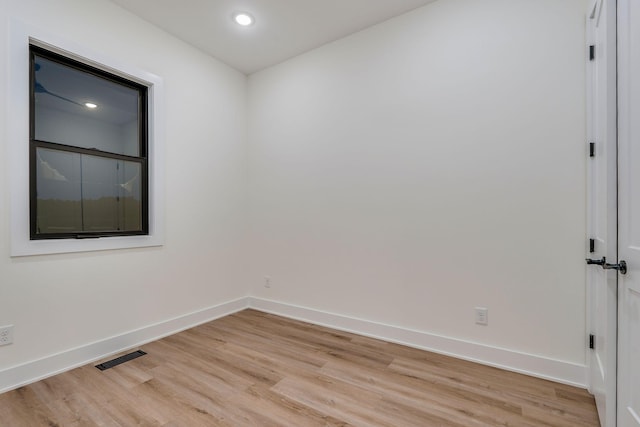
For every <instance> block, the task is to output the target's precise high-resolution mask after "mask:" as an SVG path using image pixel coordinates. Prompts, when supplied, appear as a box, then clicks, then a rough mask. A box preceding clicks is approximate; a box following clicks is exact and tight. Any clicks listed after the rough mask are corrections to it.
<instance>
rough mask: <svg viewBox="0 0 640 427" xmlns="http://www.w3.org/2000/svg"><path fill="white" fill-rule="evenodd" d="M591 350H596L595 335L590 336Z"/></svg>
mask: <svg viewBox="0 0 640 427" xmlns="http://www.w3.org/2000/svg"><path fill="white" fill-rule="evenodd" d="M589 348H590V349H591V350H593V349H595V348H596V337H595V335H593V334H589Z"/></svg>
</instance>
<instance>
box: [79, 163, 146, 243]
mask: <svg viewBox="0 0 640 427" xmlns="http://www.w3.org/2000/svg"><path fill="white" fill-rule="evenodd" d="M140 182H141V181H140V164H138V163H135V162H127V161H122V160H114V159H105V158H100V157H96V156H89V155H82V199H83V218H84V231H137V230H141V229H142V221H141V206H142V205H141V186H140Z"/></svg>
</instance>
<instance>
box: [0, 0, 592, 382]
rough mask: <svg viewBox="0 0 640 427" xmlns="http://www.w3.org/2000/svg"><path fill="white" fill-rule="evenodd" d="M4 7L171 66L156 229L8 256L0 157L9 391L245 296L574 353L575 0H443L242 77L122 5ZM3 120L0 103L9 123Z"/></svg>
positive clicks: (577, 203)
mask: <svg viewBox="0 0 640 427" xmlns="http://www.w3.org/2000/svg"><path fill="white" fill-rule="evenodd" d="M0 4H1V5H2V7H0V23H1V26H2V28H6V25H7V22H8V19H9V17H14V18H17V19H20V20H23V21H26V22H27V23H28V24H31V25H36V26H39V27H42V28H44V29H46V30H48V31H50V32H53V33H56V34H58V35H59V36H60V37H65V38H68V39H71V40H75V41H76V42H77V43H82V44H83V45H86V47H87V48H89V49H93V50H96V51H100V52H103V53H104V54H105V55H107V56H110V57H115V58H119V59H120V60H121V61H123V62H128V63H132V64H133V65H134V66H136V67H138V68H141V69H144V70H148V71H149V72H150V73H154V74H156V75H158V76H160V77H162V78H163V79H164V87H165V99H166V106H165V107H166V114H165V116H166V118H167V121H166V124H165V128H166V151H167V154H166V158H167V161H166V191H165V195H166V200H167V203H166V244H165V245H164V246H162V247H160V248H149V249H134V250H122V251H103V252H91V253H81V254H67V255H54V256H34V257H21V258H11V257H10V256H9V218H8V201H9V181H8V177H7V176H6V174H0V203H1V204H2V206H3V207H2V208H0V325H4V324H14V325H15V343H14V344H12V345H9V346H4V347H0V390H2V387H3V386H6V385H7V384H9V385H11V384H16V383H17V381H19V380H20V378H23V377H25V376H28V375H30V372H31V368H32V367H33V366H34V364H29V363H28V362H31V361H34V360H36V359H40V358H45V360H52V361H57V363H58V366H69V365H70V364H71V363H72V362H73V360H72V359H73V358H65V357H66V356H64V355H65V354H67V353H69V352H71V353H72V352H73V351H74V349H75V348H78V347H83V346H85V347H86V346H92V345H93V344H92V343H96V342H101V340H105V339H106V340H109V339H110V338H112V337H123V338H122V339H120V341H118V342H119V343H124V344H126V343H127V340H132V341H130V342H131V343H135V342H138V341H139V340H141V339H146V338H149V334H148V332H147V331H154V332H160V333H161V332H162V331H163V330H162V328H156V327H150V328H147V327H148V326H150V325H154V324H156V323H158V322H160V323H162V322H167V321H168V322H169V323H171V322H172V319H174V318H176V317H180V316H184V315H188V314H189V313H194V312H197V311H198V310H201V309H206V308H208V307H217V306H219V305H220V304H222V305H223V306H224V307H225V309H226V308H228V307H231V308H233V307H235V308H239V307H240V308H241V306H242V305H243V304H246V302H247V299H242V301H243V302H242V303H241V304H240V303H237V304H235V305H234V304H230V305H229V304H225V303H226V302H227V301H232V300H236V299H238V298H243V297H246V296H247V295H251V296H252V297H253V299H249V302H251V301H253V303H254V304H255V305H256V306H258V307H263V308H265V307H267V308H268V307H281V308H282V307H285V306H286V305H287V304H288V307H291V306H301V307H306V308H308V309H311V310H318V312H328V313H336V314H338V315H342V316H347V317H355V318H360V319H363V320H368V321H371V322H376V323H377V324H386V325H390V326H393V327H397V328H389V330H392V331H398V330H401V329H402V328H405V329H404V330H411V331H413V332H416V333H418V335H416V334H413V335H412V333H413V332H412V333H410V334H407V336H419V333H421V332H424V333H425V334H433V336H436V335H441V336H444V337H448V338H453V339H457V340H466V341H468V342H471V343H478V344H481V345H484V346H488V347H499V348H503V349H506V350H507V353H509V352H511V353H514V354H515V353H517V352H522V353H525V354H526V353H529V354H532V355H536V356H540V357H539V358H537V359H535V358H534V359H533V360H534V362H535V363H537V362H538V361H543V359H545V358H549V359H551V360H557V361H566V362H567V363H568V364H575V366H576V367H577V370H578V371H579V374H578V375H577V376H580V373H582V374H584V362H585V360H584V354H585V351H584V338H585V333H586V332H585V303H584V299H585V292H584V266H583V252H584V244H585V235H584V229H585V219H584V206H585V180H584V175H585V149H584V144H585V141H584V128H585V123H584V108H585V107H584V106H585V99H584V97H585V94H584V87H585V81H584V60H585V58H584V51H585V46H584V9H585V6H586V1H585V0H562V1H557V0H485V1H482V2H478V1H475V0H442V1H439V2H435V3H433V4H431V5H428V6H426V7H423V8H421V9H417V10H415V11H413V12H411V13H409V14H406V15H403V16H401V17H398V18H396V19H393V20H390V21H388V22H385V23H383V24H381V25H378V26H376V27H373V28H370V29H368V30H365V31H362V32H360V33H357V34H355V35H353V36H351V37H348V38H345V39H342V40H340V41H337V42H334V43H332V44H329V45H326V46H324V47H322V48H320V49H317V50H314V51H312V52H309V53H307V54H305V55H302V56H300V57H297V58H294V59H292V60H290V61H287V62H285V63H283V64H281V65H278V66H275V67H273V68H270V69H268V70H265V71H263V72H260V73H257V74H255V75H252V76H251V77H250V78H249V85H248V93H247V85H246V78H245V77H244V76H243V75H241V74H240V73H238V72H236V71H234V70H232V69H230V68H228V67H226V66H225V65H223V64H221V63H220V62H218V61H216V60H214V59H211V58H210V57H207V56H205V55H203V54H201V53H200V52H198V51H196V50H195V49H193V48H191V47H189V46H187V45H185V44H184V43H182V42H180V41H178V40H176V39H175V38H173V37H171V36H169V35H167V34H166V33H164V32H161V31H159V30H157V29H156V28H154V27H152V26H150V25H148V24H146V23H145V22H144V21H141V20H139V19H138V18H136V17H134V16H133V15H130V14H128V13H126V12H124V11H123V10H122V9H120V8H118V7H117V6H115V5H113V4H111V3H110V2H107V1H104V0H0ZM6 33H7V32H6V31H4V32H0V61H2V63H1V66H0V82H2V83H0V99H6V97H5V95H6V92H7V85H9V84H11V82H10V81H9V79H8V76H7V64H6V58H7V54H6V51H5V49H6V43H7V40H6V37H7V35H6ZM246 99H249V109H248V112H247V109H246V105H245V102H246ZM12 117H13V116H12V111H11V109H10V108H8V106H7V105H6V103H5V102H1V103H0V129H6V123H7V120H11V119H12ZM247 134H248V140H249V146H248V148H247V145H246V140H247ZM0 138H1V139H0V163H2V164H4V165H5V166H4V168H3V170H6V169H7V168H6V164H7V162H8V159H7V145H8V143H9V141H7V138H6V136H5V135H4V134H3V135H2V136H0ZM247 161H248V163H247ZM247 171H248V172H247ZM25 191H26V189H25ZM247 191H248V200H246V196H247ZM264 275H269V276H271V283H272V285H271V288H269V289H266V288H264V287H263V276H264ZM267 300H273V301H276V302H278V303H282V304H280V305H278V304H277V303H273V304H271V303H268V302H267ZM475 306H485V307H488V308H489V326H488V327H482V326H477V325H475V324H474V322H473V307H475ZM214 312H216V311H215V310H211V311H206V310H205V313H214ZM300 312H301V313H307V314H308V313H311V311H306V312H305V311H300ZM318 312H316V313H318ZM196 317H197V316H196ZM199 318H200V319H202V318H203V317H202V316H200V317H199ZM317 318H318V319H322V318H323V317H322V316H318V317H317ZM189 319H191V318H189ZM186 322H187V321H186V320H185V321H184V322H183V323H182V324H183V325H186ZM178 323H179V322H178ZM365 323H366V322H365ZM365 323H360V325H364V326H363V328H366V327H368V326H367V325H366V324H365ZM354 324H356V323H354ZM139 328H142V329H141V331H142V332H140V331H139ZM145 328H147V329H145ZM398 328H400V329H398ZM134 338H135V340H138V341H135V340H134ZM93 348H94V349H95V350H96V351H98V350H100V349H103V348H105V347H102V346H100V345H94V346H93ZM461 348H473V347H461ZM108 350H109V348H108V347H107V348H106V349H105V350H104V351H108ZM58 352H63V355H62V356H59V357H58V356H53V357H52V355H55V354H56V353H58ZM462 353H464V351H463V352H462ZM469 356H471V355H470V354H469ZM70 361H71V362H70ZM25 363H27V364H26V365H25ZM65 363H66V365H65ZM516 365H517V363H516ZM561 365H562V364H561ZM48 366H53V363H52V364H50V365H47V364H46V363H45V364H44V365H42V366H39V367H40V368H42V369H43V370H46V369H47V367H48ZM554 366H555V365H554ZM20 367H22V368H20ZM563 367H564V365H562V366H561V368H563ZM542 370H544V369H542ZM5 373H7V375H4V374H5ZM13 373H16V374H15V375H14V374H13ZM3 375H4V376H3ZM21 375H22V377H21ZM558 377H563V374H562V373H560V374H559V375H558ZM564 377H565V378H566V377H567V376H566V375H565V376H564ZM16 378H17V380H16ZM3 381H4V382H3ZM11 381H13V383H11V384H10V382H11Z"/></svg>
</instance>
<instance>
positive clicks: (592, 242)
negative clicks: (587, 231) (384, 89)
mask: <svg viewBox="0 0 640 427" xmlns="http://www.w3.org/2000/svg"><path fill="white" fill-rule="evenodd" d="M595 251H596V239H589V253H594V252H595Z"/></svg>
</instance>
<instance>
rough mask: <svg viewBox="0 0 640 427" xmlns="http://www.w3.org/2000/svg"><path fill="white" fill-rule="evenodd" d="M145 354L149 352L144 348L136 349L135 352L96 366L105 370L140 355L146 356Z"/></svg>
mask: <svg viewBox="0 0 640 427" xmlns="http://www.w3.org/2000/svg"><path fill="white" fill-rule="evenodd" d="M145 354H147V353H145V352H144V351H142V350H138V351H134V352H133V353H129V354H125V355H124V356H120V357H116V358H115V359H113V360H109V361H108V362H104V363H101V364H99V365H96V368H98V369H100V370H101V371H104V370H106V369H109V368H113V367H114V366H118V365H120V364H121V363H124V362H128V361H129V360H133V359H137V358H138V357H140V356H144V355H145Z"/></svg>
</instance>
